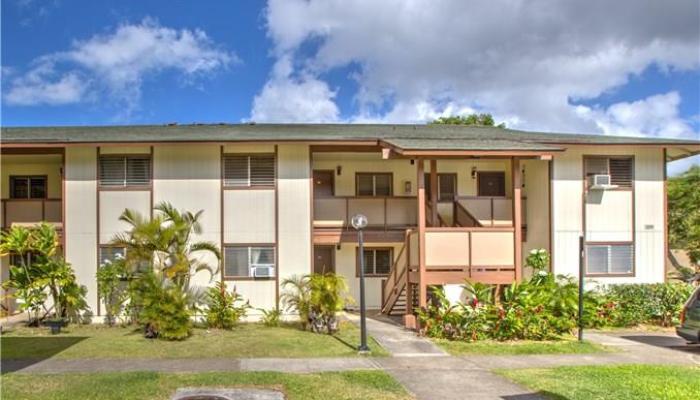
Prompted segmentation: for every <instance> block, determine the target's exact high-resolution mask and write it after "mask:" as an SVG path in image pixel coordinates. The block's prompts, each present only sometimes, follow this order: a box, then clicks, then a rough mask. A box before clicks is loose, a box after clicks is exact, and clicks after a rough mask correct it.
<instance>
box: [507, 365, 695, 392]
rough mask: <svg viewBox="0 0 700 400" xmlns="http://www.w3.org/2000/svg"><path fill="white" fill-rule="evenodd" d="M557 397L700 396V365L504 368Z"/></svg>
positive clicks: (538, 388)
mask: <svg viewBox="0 0 700 400" xmlns="http://www.w3.org/2000/svg"><path fill="white" fill-rule="evenodd" d="M498 373H500V374H501V375H504V376H506V377H507V378H510V379H512V380H514V381H516V382H518V383H520V384H522V385H524V386H527V387H529V388H531V389H535V390H538V391H541V392H542V393H543V394H546V395H548V396H549V397H551V398H553V399H560V400H564V399H566V400H578V399H581V400H583V399H601V400H603V399H605V400H618V399H619V400H627V399H667V400H685V399H700V368H698V367H689V366H660V365H618V366H586V367H558V368H551V369H521V370H500V371H498Z"/></svg>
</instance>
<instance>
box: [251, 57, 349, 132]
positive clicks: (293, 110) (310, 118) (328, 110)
mask: <svg viewBox="0 0 700 400" xmlns="http://www.w3.org/2000/svg"><path fill="white" fill-rule="evenodd" d="M292 72H293V69H292V66H291V60H290V58H289V57H281V58H280V59H279V61H277V63H275V66H274V68H273V72H272V75H273V76H272V78H271V79H270V80H269V81H268V82H267V83H266V84H265V87H263V89H262V91H261V92H260V94H258V95H257V96H255V98H254V99H253V110H252V111H251V116H250V118H251V120H252V121H255V122H299V123H301V122H337V121H338V118H339V114H340V112H339V110H338V106H337V105H336V104H335V102H334V101H333V99H334V98H335V96H336V92H335V91H333V90H331V89H330V88H329V87H328V85H327V84H326V83H325V82H323V81H321V80H319V79H316V78H314V77H312V76H309V75H306V74H305V75H302V76H293V75H292Z"/></svg>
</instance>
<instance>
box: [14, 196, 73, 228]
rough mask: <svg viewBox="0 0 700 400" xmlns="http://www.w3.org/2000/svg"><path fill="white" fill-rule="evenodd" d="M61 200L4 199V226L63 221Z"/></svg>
mask: <svg viewBox="0 0 700 400" xmlns="http://www.w3.org/2000/svg"><path fill="white" fill-rule="evenodd" d="M62 209H63V206H62V203H61V199H3V200H2V213H3V214H2V215H3V220H2V226H3V227H5V228H7V227H10V226H12V224H32V223H36V222H42V221H46V222H53V223H60V222H62V221H63V210H62Z"/></svg>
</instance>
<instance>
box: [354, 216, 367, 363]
mask: <svg viewBox="0 0 700 400" xmlns="http://www.w3.org/2000/svg"><path fill="white" fill-rule="evenodd" d="M350 224H351V225H352V227H353V228H355V230H357V242H358V246H359V249H358V254H359V257H360V347H359V348H358V349H357V350H358V351H359V352H360V353H368V352H369V347H368V346H367V315H366V314H367V310H366V308H365V256H364V254H365V253H364V243H363V238H362V229H364V228H366V227H367V217H366V216H364V215H362V214H355V215H353V216H352V219H351V220H350Z"/></svg>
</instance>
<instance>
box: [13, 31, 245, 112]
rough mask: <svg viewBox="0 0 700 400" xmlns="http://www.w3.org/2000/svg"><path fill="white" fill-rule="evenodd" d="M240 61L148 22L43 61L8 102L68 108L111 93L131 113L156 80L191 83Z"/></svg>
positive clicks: (198, 38) (194, 34) (16, 82)
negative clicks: (167, 74)
mask: <svg viewBox="0 0 700 400" xmlns="http://www.w3.org/2000/svg"><path fill="white" fill-rule="evenodd" d="M237 60H238V59H237V58H236V56H235V54H233V53H231V52H228V51H225V50H222V49H220V48H219V47H218V46H216V45H215V44H214V43H213V42H212V40H211V39H210V38H209V37H208V36H207V34H206V33H205V32H204V31H202V30H199V29H195V30H188V29H181V30H176V29H172V28H167V27H163V26H161V25H159V24H158V23H157V22H156V21H154V20H151V19H144V20H143V21H142V22H141V23H139V24H124V25H121V26H119V27H118V28H117V29H116V30H114V31H113V32H110V33H107V34H102V35H95V36H93V37H91V38H89V39H87V40H78V41H75V42H73V44H72V45H71V48H70V49H69V50H67V51H62V52H56V53H52V54H48V55H44V56H42V57H39V58H37V59H36V60H35V61H34V63H33V67H32V68H31V69H30V70H29V71H27V72H26V73H25V74H24V75H22V76H18V77H14V78H13V79H11V80H9V85H7V86H8V90H7V92H6V94H5V101H6V102H7V104H11V105H35V104H66V103H76V102H80V101H83V100H85V95H86V94H92V95H94V94H95V93H97V92H103V91H105V92H107V93H108V94H109V95H111V96H112V97H114V98H116V99H118V100H121V101H123V102H124V103H125V105H126V106H127V107H128V108H131V107H135V106H136V104H137V103H138V101H139V99H140V96H141V87H142V85H143V81H144V80H145V79H147V78H148V77H149V76H150V75H153V74H157V73H158V72H161V71H163V70H174V71H177V72H178V73H179V74H180V76H181V78H182V79H183V82H184V83H187V82H189V81H191V80H193V79H196V78H198V77H199V76H203V75H205V74H208V73H212V72H214V71H216V70H219V69H222V68H225V67H227V66H228V65H230V64H231V63H233V62H236V61H237ZM59 71H60V72H59ZM47 89H48V90H47Z"/></svg>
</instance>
